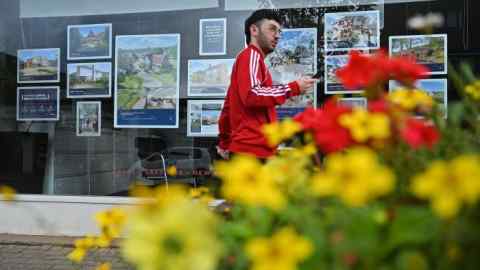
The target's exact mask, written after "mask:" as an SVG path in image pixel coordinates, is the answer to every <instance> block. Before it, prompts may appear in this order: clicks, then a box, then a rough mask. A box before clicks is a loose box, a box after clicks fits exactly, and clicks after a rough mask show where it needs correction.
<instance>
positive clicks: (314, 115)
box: [294, 98, 353, 153]
mask: <svg viewBox="0 0 480 270" xmlns="http://www.w3.org/2000/svg"><path fill="white" fill-rule="evenodd" d="M350 111H351V109H350V108H349V107H346V106H342V105H338V104H337V100H336V99H334V98H333V99H330V100H328V101H327V102H325V104H324V106H323V108H321V109H311V108H310V109H307V110H305V111H304V112H303V113H300V114H298V115H297V116H296V117H295V118H294V120H295V121H297V122H299V123H301V124H302V127H303V129H304V130H308V131H311V132H312V133H313V137H314V139H315V143H316V144H317V146H318V147H319V148H320V150H321V151H322V152H324V153H331V152H335V151H339V150H342V149H344V148H346V147H347V146H349V145H351V144H352V143H353V140H352V138H351V136H350V133H349V131H348V130H347V129H345V128H344V127H342V126H340V124H339V123H338V118H339V117H340V115H342V114H344V113H347V112H350Z"/></svg>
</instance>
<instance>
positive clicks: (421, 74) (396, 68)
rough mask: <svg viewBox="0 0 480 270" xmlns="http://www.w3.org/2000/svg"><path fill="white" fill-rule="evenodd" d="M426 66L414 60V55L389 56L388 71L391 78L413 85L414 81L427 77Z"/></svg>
mask: <svg viewBox="0 0 480 270" xmlns="http://www.w3.org/2000/svg"><path fill="white" fill-rule="evenodd" d="M428 72H429V70H428V68H427V67H426V66H424V65H419V64H417V63H416V62H415V58H414V57H394V58H390V73H391V76H392V77H393V79H395V80H397V81H399V82H401V83H403V84H405V85H408V86H413V85H414V83H415V81H416V80H418V79H423V78H425V77H427V73H428Z"/></svg>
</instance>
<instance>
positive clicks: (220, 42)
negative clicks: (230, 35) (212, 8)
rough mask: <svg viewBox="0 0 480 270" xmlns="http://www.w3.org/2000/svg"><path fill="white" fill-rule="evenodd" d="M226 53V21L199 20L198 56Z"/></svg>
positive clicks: (220, 19) (221, 19)
mask: <svg viewBox="0 0 480 270" xmlns="http://www.w3.org/2000/svg"><path fill="white" fill-rule="evenodd" d="M226 53H227V19H226V18H217V19H200V34H199V54H200V55H225V54H226Z"/></svg>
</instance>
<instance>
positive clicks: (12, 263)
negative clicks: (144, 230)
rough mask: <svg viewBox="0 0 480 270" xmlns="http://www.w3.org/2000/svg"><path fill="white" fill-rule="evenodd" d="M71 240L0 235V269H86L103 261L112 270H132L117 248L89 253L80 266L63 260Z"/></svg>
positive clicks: (68, 250) (88, 269)
mask: <svg viewBox="0 0 480 270" xmlns="http://www.w3.org/2000/svg"><path fill="white" fill-rule="evenodd" d="M75 239H76V238H75V237H57V236H32V235H12V234H0V270H90V269H93V270H94V269H95V268H96V267H97V266H98V265H100V264H102V263H104V262H110V263H111V269H113V270H117V269H118V270H133V269H134V268H133V267H132V266H130V265H128V264H127V263H126V262H125V261H124V260H122V258H121V256H120V250H119V248H118V245H115V244H114V245H113V247H111V248H107V249H98V250H94V251H90V252H89V254H88V256H87V257H86V258H85V260H84V262H83V263H82V264H76V263H73V262H71V261H70V260H69V259H67V257H66V256H67V254H68V253H70V252H71V251H72V250H73V242H74V240H75Z"/></svg>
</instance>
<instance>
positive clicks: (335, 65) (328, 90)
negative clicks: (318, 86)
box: [324, 55, 362, 94]
mask: <svg viewBox="0 0 480 270" xmlns="http://www.w3.org/2000/svg"><path fill="white" fill-rule="evenodd" d="M347 63H348V55H327V56H325V62H324V64H325V80H324V85H325V94H346V93H361V92H362V90H360V89H359V90H355V89H353V90H352V89H345V87H343V84H342V83H341V82H340V80H339V79H338V78H337V75H336V72H337V70H338V69H339V68H342V67H344V66H345V65H346V64H347Z"/></svg>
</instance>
